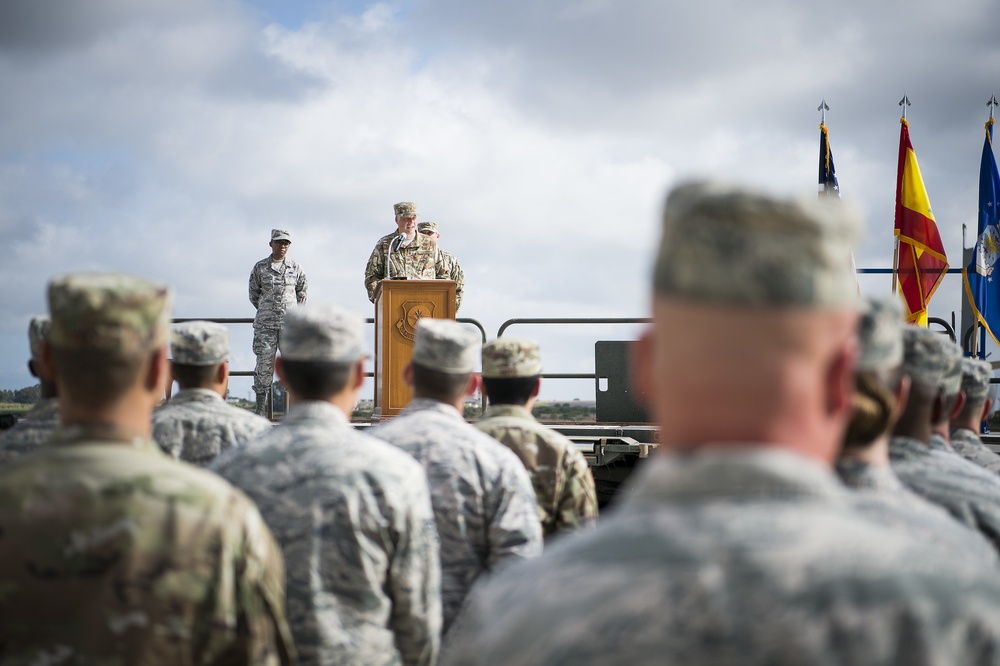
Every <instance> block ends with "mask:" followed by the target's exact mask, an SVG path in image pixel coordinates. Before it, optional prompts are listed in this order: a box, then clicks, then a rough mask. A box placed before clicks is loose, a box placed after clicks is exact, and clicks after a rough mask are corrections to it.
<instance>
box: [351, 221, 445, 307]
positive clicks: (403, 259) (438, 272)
mask: <svg viewBox="0 0 1000 666" xmlns="http://www.w3.org/2000/svg"><path fill="white" fill-rule="evenodd" d="M398 236H399V232H398V231H393V232H392V233H391V234H386V235H385V236H382V238H379V239H378V242H377V243H375V249H373V250H372V253H371V256H369V257H368V264H367V265H366V266H365V289H366V290H367V291H368V300H369V301H371V302H372V303H374V302H375V287H376V286H378V283H379V281H381V280H383V279H385V259H386V256H387V255H388V254H389V243H391V242H392V241H393V240H395V239H396V238H397V237H398ZM441 254H442V253H441V251H439V250H438V246H437V243H436V242H434V240H433V239H431V238H429V237H427V236H424V235H422V234H416V235H415V236H414V237H413V240H412V241H410V243H408V244H406V245H403V246H402V247H400V248H397V247H396V246H395V245H393V248H392V258H391V260H390V268H391V271H390V275H391V277H394V278H398V277H405V278H410V279H418V280H452V279H454V278H453V277H451V274H452V271H453V267H452V266H448V265H446V264H445V263H444V260H443V259H442V257H441ZM456 263H457V262H456ZM464 287H465V277H464V274H463V277H462V288H463V290H464ZM458 288H459V285H457V284H456V285H455V294H456V301H457V300H458V293H459V290H458Z"/></svg>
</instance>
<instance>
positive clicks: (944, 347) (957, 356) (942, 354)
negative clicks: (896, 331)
mask: <svg viewBox="0 0 1000 666" xmlns="http://www.w3.org/2000/svg"><path fill="white" fill-rule="evenodd" d="M961 367H962V349H961V348H960V347H959V346H958V345H956V344H955V343H954V342H952V341H951V340H950V339H948V338H947V337H946V336H945V335H943V334H941V333H935V332H934V331H932V330H930V329H926V328H923V327H920V326H916V325H913V324H911V325H907V326H904V327H903V370H904V372H906V374H908V375H910V377H912V378H913V381H915V382H919V383H921V384H924V385H925V386H929V387H931V388H937V389H940V390H941V391H942V392H943V393H944V394H945V395H954V394H956V393H958V391H959V389H960V388H961V382H962V374H961ZM956 368H957V369H958V371H957V372H956Z"/></svg>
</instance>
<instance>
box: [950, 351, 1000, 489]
mask: <svg viewBox="0 0 1000 666" xmlns="http://www.w3.org/2000/svg"><path fill="white" fill-rule="evenodd" d="M992 374H993V367H992V366H991V365H990V364H989V363H987V362H986V361H980V360H979V359H976V358H963V359H962V393H963V394H964V395H965V404H964V405H963V406H962V409H961V411H959V413H958V414H957V415H956V416H955V418H953V419H952V420H951V446H952V448H954V449H955V452H956V453H958V454H959V455H960V456H962V457H963V458H965V459H966V460H969V461H971V462H974V463H976V464H977V465H979V466H980V467H983V468H985V469H988V470H990V471H991V472H1000V456H998V455H997V454H995V453H993V452H992V451H990V450H989V449H988V448H986V445H985V444H983V440H982V439H981V438H980V437H979V429H980V427H981V426H982V423H983V421H985V420H986V419H987V418H988V417H989V415H990V412H991V411H992V409H993V399H992V398H991V397H990V376H991V375H992Z"/></svg>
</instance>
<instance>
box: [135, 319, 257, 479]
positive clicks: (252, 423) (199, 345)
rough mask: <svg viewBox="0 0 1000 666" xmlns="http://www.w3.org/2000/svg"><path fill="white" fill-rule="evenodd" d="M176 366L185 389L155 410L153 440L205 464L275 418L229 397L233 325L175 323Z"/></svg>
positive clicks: (176, 454)
mask: <svg viewBox="0 0 1000 666" xmlns="http://www.w3.org/2000/svg"><path fill="white" fill-rule="evenodd" d="M170 353H171V355H172V361H171V369H172V374H173V377H174V379H175V380H177V383H178V385H179V386H180V391H179V392H178V393H177V395H175V396H174V397H173V398H171V399H170V400H169V401H168V402H166V403H164V404H163V405H160V406H159V407H157V408H156V409H155V410H154V411H153V439H155V440H156V443H157V444H159V445H160V448H162V449H163V450H164V451H166V452H167V453H169V454H170V455H172V456H173V457H174V458H179V459H181V460H183V461H185V462H189V463H192V464H194V465H198V466H200V467H204V466H206V465H208V464H209V463H210V462H212V460H213V459H214V458H215V457H216V456H217V455H219V453H221V452H222V451H225V450H226V449H228V448H229V447H231V446H233V445H234V444H239V443H240V442H245V441H246V440H248V439H250V438H252V437H254V436H256V435H259V434H261V433H263V432H264V431H266V430H269V429H270V428H271V422H270V421H268V420H267V419H265V418H264V417H263V416H258V415H257V414H254V413H252V412H249V411H247V410H245V409H240V408H239V407H235V406H233V405H230V404H227V403H226V401H225V397H226V390H227V388H228V386H229V362H228V361H227V360H226V358H227V357H228V356H229V330H228V329H227V328H226V327H225V326H223V325H222V324H216V323H213V322H210V321H189V322H184V323H181V324H176V325H175V326H174V328H173V331H172V334H171V339H170Z"/></svg>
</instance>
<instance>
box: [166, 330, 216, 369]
mask: <svg viewBox="0 0 1000 666" xmlns="http://www.w3.org/2000/svg"><path fill="white" fill-rule="evenodd" d="M228 356H229V329H228V328H226V327H225V326H223V325H222V324H216V323H215V322H211V321H187V322H183V323H180V324H174V326H173V329H171V331H170V357H171V360H173V362H174V363H179V364H181V365H215V364H216V363H222V362H223V361H225V360H226V358H227V357H228Z"/></svg>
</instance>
